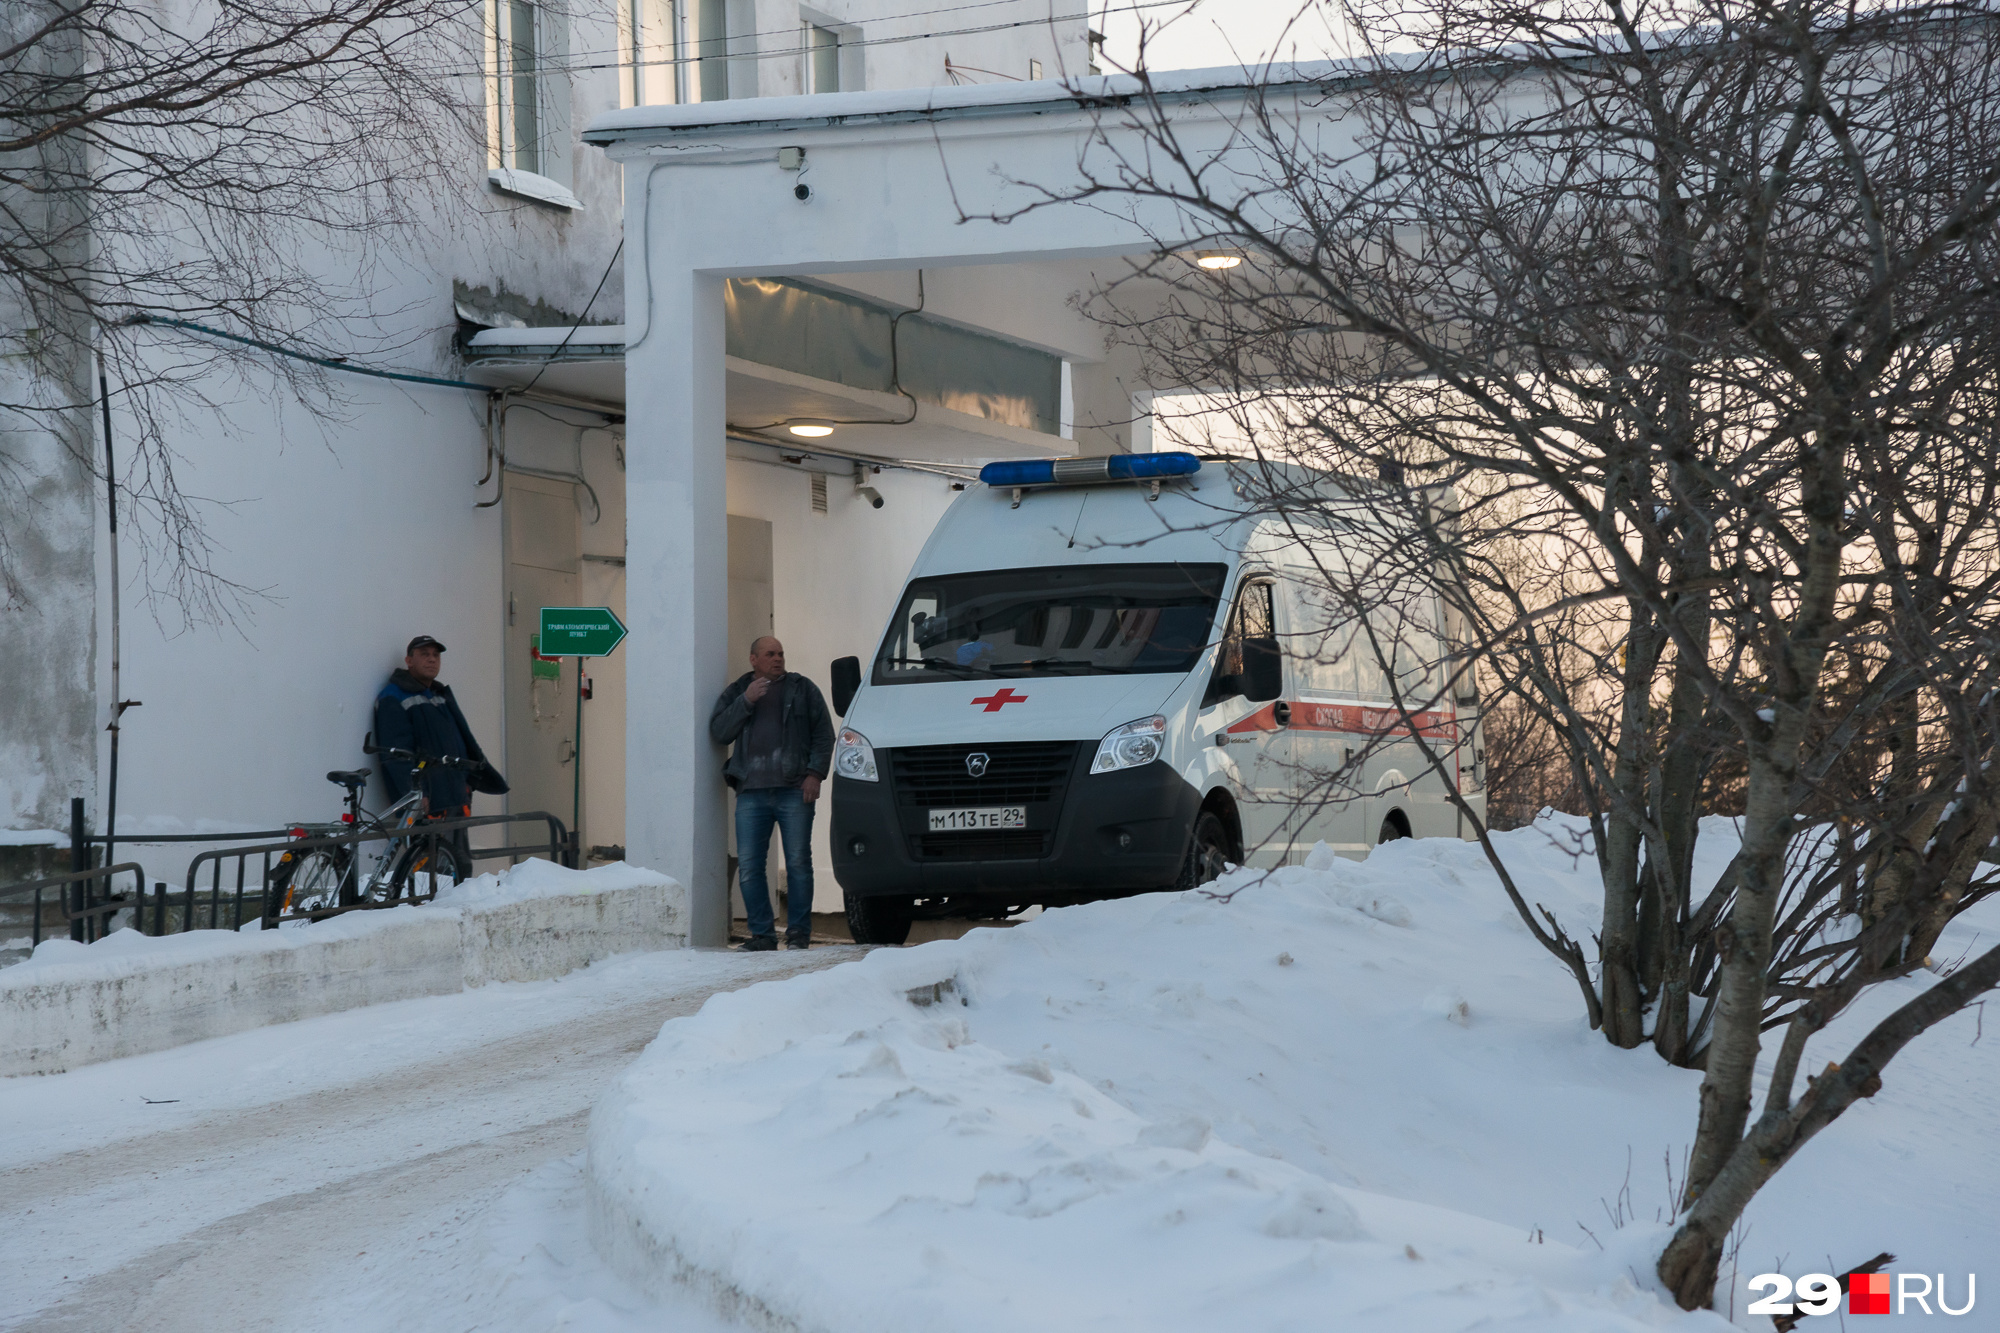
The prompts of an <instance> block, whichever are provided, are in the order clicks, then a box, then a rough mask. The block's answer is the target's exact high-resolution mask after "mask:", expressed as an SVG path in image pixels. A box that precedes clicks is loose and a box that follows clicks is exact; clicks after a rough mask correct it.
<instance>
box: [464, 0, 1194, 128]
mask: <svg viewBox="0 0 2000 1333" xmlns="http://www.w3.org/2000/svg"><path fill="white" fill-rule="evenodd" d="M1187 3H1188V0H1137V3H1134V4H1129V5H1119V6H1116V7H1115V8H1112V9H1110V10H1108V11H1107V12H1109V13H1116V14H1126V13H1138V12H1140V11H1141V10H1148V9H1171V8H1174V7H1177V6H1185V5H1186V4H1187ZM926 12H932V13H944V12H949V11H946V10H934V11H926ZM1090 19H1091V14H1090V12H1089V11H1088V10H1083V11H1080V12H1078V13H1073V14H1049V15H1045V16H1043V17H1041V18H1033V19H1017V20H1014V21H1013V22H1010V23H988V24H982V25H980V26H977V27H971V28H948V29H945V30H943V31H939V32H917V33H907V34H904V35H901V36H894V37H862V38H857V39H855V40H853V41H847V42H842V43H841V47H842V49H844V50H845V49H850V48H857V47H866V46H901V45H905V44H907V43H910V42H923V41H930V40H933V39H935V38H943V37H974V36H978V35H980V34H982V33H989V32H1009V31H1012V30H1013V29H1015V28H1039V27H1047V26H1050V25H1052V24H1057V23H1070V22H1083V23H1086V24H1087V23H1089V22H1090ZM888 21H893V18H892V19H890V20H875V22H877V23H880V22H888ZM796 31H797V29H794V28H782V29H775V30H772V31H770V32H765V33H751V34H743V36H745V37H749V36H776V35H780V34H784V35H790V34H792V33H795V32H796ZM811 50H812V48H811V47H810V46H804V45H800V46H786V47H778V48H776V49H773V50H768V51H749V52H745V53H743V54H741V55H738V54H733V53H730V52H727V51H724V52H709V53H707V54H700V55H687V56H665V57H662V58H660V59H658V60H605V61H593V62H590V63H587V64H577V63H573V62H570V61H561V62H558V61H545V62H540V63H538V64H537V66H536V72H537V73H542V72H547V73H566V74H582V73H589V72H594V71H597V70H607V69H610V70H624V69H654V68H660V67H667V68H673V67H677V66H682V65H695V64H699V63H700V62H701V61H704V60H723V61H732V62H733V61H747V60H777V59H792V58H796V57H798V56H802V55H806V54H809V53H810V52H811ZM459 73H460V74H461V75H462V76H464V77H468V78H491V77H493V74H492V71H491V70H488V69H486V68H484V67H481V68H479V69H471V70H460V71H459ZM503 77H504V76H503ZM725 100H730V101H737V100H742V99H736V98H730V99H725ZM647 105H664V106H673V105H694V104H693V103H671V102H669V103H648V104H647Z"/></svg>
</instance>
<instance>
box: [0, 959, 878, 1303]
mask: <svg viewBox="0 0 2000 1333" xmlns="http://www.w3.org/2000/svg"><path fill="white" fill-rule="evenodd" d="M862 952H864V951H863V950H861V949H858V948H855V947H852V946H847V947H839V948H827V949H815V950H813V951H812V952H810V953H807V954H794V953H789V952H787V953H776V954H762V955H742V954H728V953H719V952H706V951H702V952H694V951H689V952H676V953H658V954H635V955H627V956H624V957H620V958H614V959H611V960H609V961H607V962H604V963H600V964H598V965H597V966H595V967H591V968H588V969H585V970H584V971H581V972H577V973H572V974H571V975H570V976H568V977H564V978H560V979H558V980H555V981H544V982H532V983H526V984H518V985H497V986H488V987H485V988H483V989H480V990H475V991H468V992H465V993H463V994H459V995H448V996H440V997H435V998H430V999H422V1000H408V1001H402V1002H398V1003H395V1004H385V1005H378V1006H374V1007H371V1008H367V1009H359V1010H351V1011H349V1012H347V1013H342V1014H333V1015H329V1016H327V1017H324V1018H316V1019H310V1020H307V1021H305V1022H300V1023H290V1024H284V1025H281V1026H277V1027H270V1028H263V1029H259V1030H257V1031H253V1032H245V1033H240V1034H238V1035H236V1036H232V1037H224V1038H220V1039H217V1040H214V1041H206V1042H200V1043H196V1044H194V1045H191V1046H184V1047H180V1048H178V1049H175V1050H169V1051H161V1052H158V1053H156V1054H152V1055H144V1056H138V1057H134V1058H131V1059H126V1060H117V1061H111V1062H109V1063H106V1064H101V1065H93V1066H88V1067H86V1068H83V1069H79V1070H74V1071H72V1072H70V1073H67V1074H60V1075H55V1076H52V1077H47V1078H16V1079H8V1080H4V1081H0V1329H7V1330H16V1329H20V1330H26V1329H34V1330H58V1329H61V1330H77V1331H78V1333H84V1331H85V1330H87V1331H88V1333H109V1331H111V1330H125V1329H134V1330H136V1329H145V1330H148V1333H174V1331H176V1330H203V1333H216V1331H219V1330H238V1329H245V1330H247V1329H271V1330H287V1331H288V1333H290V1331H293V1330H313V1329H320V1328H328V1329H332V1328H342V1329H347V1330H354V1329H367V1328H384V1329H387V1328H395V1327H399V1326H400V1327H422V1328H453V1329H481V1328H483V1329H495V1330H500V1329H512V1328H516V1327H521V1328H527V1327H539V1328H549V1327H554V1326H565V1327H572V1328H591V1329H599V1328H603V1329H614V1328H619V1327H624V1326H626V1325H627V1324H628V1322H629V1323H630V1324H631V1326H634V1327H636V1326H640V1325H642V1324H643V1325H644V1326H648V1327H653V1328H660V1327H666V1326H671V1327H676V1328H688V1329H707V1328H710V1327H713V1318H712V1317H711V1316H708V1315H707V1314H705V1313H704V1312H701V1311H698V1310H695V1309H692V1308H691V1309H689V1310H686V1311H663V1310H660V1309H658V1308H657V1307H654V1308H651V1309H646V1310H640V1309H635V1308H631V1304H632V1302H631V1300H630V1299H628V1297H627V1294H626V1293H624V1292H623V1291H622V1290H621V1289H620V1288H619V1287H618V1285H617V1284H616V1282H615V1280H614V1279H612V1278H610V1277H609V1275H608V1274H605V1273H604V1272H603V1271H602V1270H601V1269H599V1268H597V1267H596V1265H595V1261H594V1259H593V1258H592V1256H591V1255H590V1253H589V1249H588V1246H587V1244H586V1243H585V1242H584V1238H583V1236H582V1235H581V1217H580V1215H578V1213H577V1211H576V1195H577V1190H576V1188H575V1178H576V1169H577V1168H576V1164H575V1162H574V1161H573V1160H564V1159H571V1158H574V1156H575V1154H577V1153H578V1152H580V1150H581V1149H582V1147H583V1142H584V1129H585V1122H586V1120H587V1119H588V1117H589V1114H590V1107H591V1105H592V1104H593V1103H594V1102H595V1101H596V1100H597V1097H598V1095H599V1093H600V1092H601V1091H602V1090H603V1089H604V1087H605V1086H606V1084H607V1083H608V1082H609V1081H610V1080H611V1079H612V1078H613V1077H614V1076H615V1075H616V1074H617V1073H618V1072H619V1071H620V1070H622V1069H623V1068H624V1067H625V1066H626V1065H627V1064H629V1063H630V1062H631V1060H632V1058H633V1056H634V1055H635V1054H637V1053H638V1052H639V1051H640V1050H641V1049H643V1048H644V1047H645V1045H646V1043H648V1042H649V1041H651V1040H652V1039H653V1037H654V1036H655V1035H656V1034H657V1033H658V1032H659V1029H660V1024H661V1023H663V1022H664V1021H665V1020H667V1019H669V1018H672V1017H675V1016H677V1015H681V1014H690V1013H693V1012H694V1011H695V1010H697V1009H699V1008H700V1007H701V1004H702V1002H703V1001H704V1000H706V999H707V998H708V997H709V996H710V995H712V994H715V993H716V992H717V991H723V990H733V989H736V988H738V987H741V986H745V985H749V984H751V983H752V982H755V981H761V980H765V979H767V978H772V977H781V976H788V975H791V974H793V973H795V972H801V971H807V970H812V969H815V968H821V967H827V966H830V965H832V964H834V963H837V962H841V961H843V960H846V959H850V958H854V957H857V956H859V955H860V954H861V953H862ZM509 1247H511V1251H510V1250H509ZM663 1316H664V1317H665V1318H664V1319H663Z"/></svg>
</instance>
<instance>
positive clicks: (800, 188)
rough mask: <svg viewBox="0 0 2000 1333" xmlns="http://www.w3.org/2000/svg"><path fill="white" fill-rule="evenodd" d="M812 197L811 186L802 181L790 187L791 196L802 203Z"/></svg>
mask: <svg viewBox="0 0 2000 1333" xmlns="http://www.w3.org/2000/svg"><path fill="white" fill-rule="evenodd" d="M812 197H813V187H812V186H810V185H808V184H806V183H805V182H804V181H800V182H799V183H798V184H797V185H794V186H793V187H792V198H794V199H796V200H798V201H799V202H800V203H802V204H803V203H804V202H805V201H806V200H808V199H810V198H812Z"/></svg>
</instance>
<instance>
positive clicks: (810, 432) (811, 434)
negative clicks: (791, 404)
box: [785, 425, 833, 440]
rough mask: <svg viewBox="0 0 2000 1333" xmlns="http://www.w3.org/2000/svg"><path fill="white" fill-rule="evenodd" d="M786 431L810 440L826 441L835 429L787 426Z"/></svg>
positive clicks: (829, 427) (828, 427)
mask: <svg viewBox="0 0 2000 1333" xmlns="http://www.w3.org/2000/svg"><path fill="white" fill-rule="evenodd" d="M785 429H786V430H789V431H790V432H791V433H792V434H794V435H803V436H805V438H807V439H808V440H819V439H824V438H825V437H827V436H829V435H831V434H833V427H831V426H813V425H798V426H787V427H786V428H785Z"/></svg>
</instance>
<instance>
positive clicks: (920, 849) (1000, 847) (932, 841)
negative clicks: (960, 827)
mask: <svg viewBox="0 0 2000 1333" xmlns="http://www.w3.org/2000/svg"><path fill="white" fill-rule="evenodd" d="M910 842H911V844H912V847H911V851H912V852H914V853H915V855H916V858H917V859H918V860H919V861H1035V860H1039V859H1040V858H1042V857H1044V856H1047V855H1048V854H1049V835H1048V834H1046V833H1037V832H1035V831H1034V830H1032V829H993V830H988V831H986V832H983V833H922V834H919V835H917V836H916V837H914V838H912V839H910Z"/></svg>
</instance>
